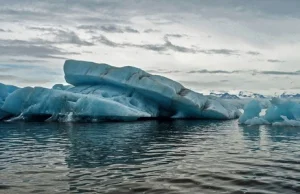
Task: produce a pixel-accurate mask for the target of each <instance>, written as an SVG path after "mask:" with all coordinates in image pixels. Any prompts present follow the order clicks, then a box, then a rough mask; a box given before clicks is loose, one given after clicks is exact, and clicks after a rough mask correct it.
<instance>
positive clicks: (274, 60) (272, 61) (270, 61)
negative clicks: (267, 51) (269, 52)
mask: <svg viewBox="0 0 300 194" xmlns="http://www.w3.org/2000/svg"><path fill="white" fill-rule="evenodd" d="M268 62H269V63H284V62H285V61H281V60H277V59H268Z"/></svg>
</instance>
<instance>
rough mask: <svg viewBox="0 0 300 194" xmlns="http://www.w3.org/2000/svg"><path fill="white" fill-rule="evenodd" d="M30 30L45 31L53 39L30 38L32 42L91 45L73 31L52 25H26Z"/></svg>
mask: <svg viewBox="0 0 300 194" xmlns="http://www.w3.org/2000/svg"><path fill="white" fill-rule="evenodd" d="M28 29H30V30H37V31H42V32H46V33H47V35H52V36H53V35H54V36H55V38H54V39H53V40H49V39H47V40H43V39H41V38H36V39H32V40H31V41H33V42H39V43H45V44H74V45H77V46H93V45H94V44H93V43H92V42H89V41H86V40H83V39H81V38H80V37H79V36H78V35H77V34H76V33H75V32H74V31H71V30H64V29H58V28H53V27H39V26H31V27H28Z"/></svg>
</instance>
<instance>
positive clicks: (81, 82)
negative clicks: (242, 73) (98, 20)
mask: <svg viewBox="0 0 300 194" xmlns="http://www.w3.org/2000/svg"><path fill="white" fill-rule="evenodd" d="M64 73H65V80H66V82H67V83H68V84H70V85H66V86H65V85H62V84H57V85H55V86H53V88H52V89H47V88H41V87H34V88H32V87H25V88H22V89H17V90H16V91H14V92H12V93H7V95H5V98H3V100H2V101H3V102H2V105H1V106H0V110H1V111H2V112H5V116H2V119H3V118H8V116H10V117H11V118H13V117H17V118H24V119H25V120H48V121H67V122H70V121H82V120H88V121H102V120H121V121H124V120H125V121H127V120H136V119H140V118H195V119H235V118H238V117H239V116H240V114H241V113H240V111H239V110H238V109H237V108H236V107H235V106H233V105H232V104H230V103H228V102H225V101H223V100H222V99H219V98H212V97H211V96H204V95H202V94H199V93H197V92H194V91H192V90H190V89H187V88H185V87H184V86H182V85H181V84H180V83H178V82H175V81H173V80H171V79H168V78H166V77H163V76H158V75H151V74H149V73H147V72H145V71H143V70H141V69H138V68H135V67H131V66H126V67H121V68H118V67H113V66H110V65H108V64H97V63H93V62H85V61H75V60H67V61H66V62H65V64H64ZM0 92H1V94H2V92H3V91H2V89H0ZM5 94H6V93H5ZM0 115H1V112H0ZM18 116H19V117H18ZM20 116H21V117H20ZM0 119H1V117H0Z"/></svg>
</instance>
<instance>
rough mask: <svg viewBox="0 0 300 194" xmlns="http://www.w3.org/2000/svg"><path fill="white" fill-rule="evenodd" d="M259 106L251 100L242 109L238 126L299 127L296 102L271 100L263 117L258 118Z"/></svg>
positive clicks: (299, 121) (299, 109)
mask: <svg viewBox="0 0 300 194" xmlns="http://www.w3.org/2000/svg"><path fill="white" fill-rule="evenodd" d="M261 110H262V109H261V106H260V104H259V102H258V101H256V100H253V101H251V102H250V103H249V104H247V105H246V106H245V108H244V113H243V115H242V116H241V117H240V118H239V123H240V124H246V125H285V126H294V127H298V126H299V127H300V104H299V103H297V102H293V101H289V100H283V99H279V98H273V99H272V100H271V106H269V108H268V109H267V110H266V113H265V115H261V116H260V112H261Z"/></svg>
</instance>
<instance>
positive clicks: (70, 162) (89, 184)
mask: <svg viewBox="0 0 300 194" xmlns="http://www.w3.org/2000/svg"><path fill="white" fill-rule="evenodd" d="M0 193H1V194H6V193H14V194H15V193H18V194H22V193H46V194H51V193H115V194H123V193H163V194H164V193H183V194H192V193H235V194H238V193H266V194H267V193H281V194H293V193H300V128H285V127H270V126H260V127H258V126H254V127H243V126H239V125H238V124H237V121H222V122H216V121H170V122H166V121H145V122H129V123H97V124H96V123H94V124H87V123H86V124H78V123H76V124H70V123H69V124H68V123H65V124H62V123H1V124H0Z"/></svg>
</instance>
